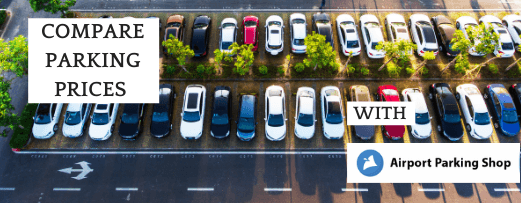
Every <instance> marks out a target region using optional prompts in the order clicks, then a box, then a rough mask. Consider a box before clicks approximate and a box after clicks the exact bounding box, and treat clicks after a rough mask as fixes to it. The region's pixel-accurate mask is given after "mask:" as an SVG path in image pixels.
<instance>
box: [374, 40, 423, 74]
mask: <svg viewBox="0 0 521 203" xmlns="http://www.w3.org/2000/svg"><path fill="white" fill-rule="evenodd" d="M413 49H416V45H415V44H413V43H412V42H411V41H410V40H398V41H395V42H380V43H378V45H376V50H380V51H383V52H385V56H387V58H389V59H388V60H387V61H386V62H385V63H384V64H382V66H380V68H378V71H381V70H382V69H383V68H384V67H385V66H386V65H387V64H388V63H389V62H391V61H392V60H395V59H396V61H395V63H396V62H398V61H402V62H406V61H409V56H411V55H412V50H413ZM395 65H396V64H395Z"/></svg>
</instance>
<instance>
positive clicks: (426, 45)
mask: <svg viewBox="0 0 521 203" xmlns="http://www.w3.org/2000/svg"><path fill="white" fill-rule="evenodd" d="M409 28H410V29H411V35H412V42H414V43H415V44H416V53H417V54H418V55H419V56H423V54H425V52H428V51H430V52H433V53H434V55H438V42H437V40H436V34H434V28H433V26H432V24H431V21H430V19H429V17H428V16H426V15H423V14H414V15H411V17H410V18H409Z"/></svg>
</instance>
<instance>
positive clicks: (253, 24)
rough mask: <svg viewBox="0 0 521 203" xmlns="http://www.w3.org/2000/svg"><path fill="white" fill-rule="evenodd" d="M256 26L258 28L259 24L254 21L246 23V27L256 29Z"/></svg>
mask: <svg viewBox="0 0 521 203" xmlns="http://www.w3.org/2000/svg"><path fill="white" fill-rule="evenodd" d="M256 26H257V22H255V21H253V20H250V21H246V22H244V27H256Z"/></svg>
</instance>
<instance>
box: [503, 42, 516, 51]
mask: <svg viewBox="0 0 521 203" xmlns="http://www.w3.org/2000/svg"><path fill="white" fill-rule="evenodd" d="M501 49H503V50H513V49H514V44H513V43H512V42H508V43H503V44H502V45H501Z"/></svg>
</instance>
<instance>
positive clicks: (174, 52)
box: [163, 35, 195, 73]
mask: <svg viewBox="0 0 521 203" xmlns="http://www.w3.org/2000/svg"><path fill="white" fill-rule="evenodd" d="M163 46H164V47H165V48H166V49H167V53H168V54H170V55H171V56H172V57H174V58H175V59H176V60H177V63H178V64H179V66H180V67H181V68H182V69H183V70H184V71H185V72H187V73H190V72H188V70H186V68H185V65H186V57H190V58H191V57H193V56H194V55H195V54H194V51H193V50H192V49H190V46H188V45H184V44H183V42H181V41H179V40H178V39H177V38H176V37H174V36H173V35H170V36H168V39H167V40H165V41H163Z"/></svg>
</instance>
